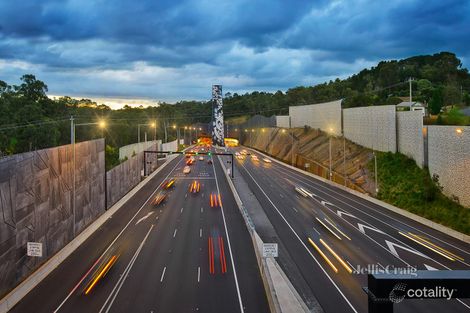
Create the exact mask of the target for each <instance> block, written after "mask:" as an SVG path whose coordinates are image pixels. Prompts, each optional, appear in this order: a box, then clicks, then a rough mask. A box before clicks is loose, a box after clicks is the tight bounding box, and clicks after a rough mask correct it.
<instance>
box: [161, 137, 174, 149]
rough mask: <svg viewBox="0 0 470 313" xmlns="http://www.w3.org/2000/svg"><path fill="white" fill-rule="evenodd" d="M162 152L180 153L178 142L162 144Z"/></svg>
mask: <svg viewBox="0 0 470 313" xmlns="http://www.w3.org/2000/svg"><path fill="white" fill-rule="evenodd" d="M161 150H162V151H178V143H177V140H173V141H170V142H166V143H164V144H162V148H161Z"/></svg>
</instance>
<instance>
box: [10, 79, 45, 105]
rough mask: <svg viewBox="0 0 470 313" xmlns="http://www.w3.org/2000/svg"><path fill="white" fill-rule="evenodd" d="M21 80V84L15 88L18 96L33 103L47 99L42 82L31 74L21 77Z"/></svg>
mask: <svg viewBox="0 0 470 313" xmlns="http://www.w3.org/2000/svg"><path fill="white" fill-rule="evenodd" d="M21 80H22V81H23V83H22V84H21V85H19V86H15V89H16V91H17V93H18V94H19V95H21V96H23V97H25V98H26V99H28V100H31V101H34V102H37V101H39V100H41V99H47V95H46V92H47V85H46V84H45V83H43V82H42V81H40V80H37V79H36V76H34V75H32V74H27V75H23V76H22V77H21Z"/></svg>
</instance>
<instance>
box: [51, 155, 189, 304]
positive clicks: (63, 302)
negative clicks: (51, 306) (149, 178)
mask: <svg viewBox="0 0 470 313" xmlns="http://www.w3.org/2000/svg"><path fill="white" fill-rule="evenodd" d="M181 160H183V158H181V159H180V160H179V161H178V162H176V164H175V166H174V167H173V168H172V169H171V171H170V172H169V173H168V175H166V177H165V178H164V179H163V180H162V182H161V183H160V184H159V185H158V187H157V188H156V189H155V191H154V192H153V193H152V194H151V195H150V196H149V197H148V198H147V200H146V201H145V202H144V203H143V204H142V206H141V207H140V208H139V210H137V212H135V214H134V216H133V217H132V218H131V219H130V220H129V222H128V223H127V224H126V226H124V228H123V229H122V230H121V231H120V232H119V234H117V235H116V237H115V238H114V240H113V241H112V242H111V243H110V244H109V246H108V247H107V248H106V250H104V252H103V253H102V254H101V255H100V257H99V258H102V257H103V255H105V254H106V252H108V250H109V249H111V247H112V246H113V244H114V243H115V242H116V241H117V240H118V238H119V237H121V235H122V233H124V231H125V230H126V229H127V227H129V225H130V224H131V223H132V221H133V220H134V219H135V218H136V216H137V215H138V214H139V213H140V211H141V210H142V209H143V208H144V206H145V205H146V204H147V202H149V201H150V199H152V198H153V196H154V195H155V193H156V192H157V191H158V189H159V188H160V187H161V186H162V184H163V182H164V181H166V180H167V179H168V177H169V176H170V174H171V173H172V172H173V171H174V170H175V168H176V167H177V166H178V164H179V163H180V162H181ZM161 212H162V210H160V213H161ZM74 292H75V290H72V291H71V292H70V293H69V294H68V295H67V297H65V299H64V301H62V302H61V303H60V304H59V306H58V307H57V309H55V310H54V312H53V313H57V312H58V311H59V310H60V308H61V307H62V306H63V305H64V304H65V302H67V300H68V299H69V298H70V297H71V296H72V294H73V293H74Z"/></svg>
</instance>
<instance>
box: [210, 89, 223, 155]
mask: <svg viewBox="0 0 470 313" xmlns="http://www.w3.org/2000/svg"><path fill="white" fill-rule="evenodd" d="M222 107H223V101H222V85H212V144H213V145H214V146H219V147H223V146H224V145H225V144H224V138H225V137H224V111H223V109H222Z"/></svg>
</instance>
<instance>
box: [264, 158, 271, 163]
mask: <svg viewBox="0 0 470 313" xmlns="http://www.w3.org/2000/svg"><path fill="white" fill-rule="evenodd" d="M263 161H264V162H265V163H272V161H271V160H270V159H268V158H264V159H263Z"/></svg>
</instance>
